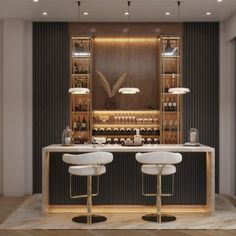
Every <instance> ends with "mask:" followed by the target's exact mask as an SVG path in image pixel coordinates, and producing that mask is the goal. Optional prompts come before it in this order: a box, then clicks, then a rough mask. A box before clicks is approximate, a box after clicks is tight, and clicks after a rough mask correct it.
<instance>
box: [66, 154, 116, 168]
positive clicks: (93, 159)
mask: <svg viewBox="0 0 236 236" xmlns="http://www.w3.org/2000/svg"><path fill="white" fill-rule="evenodd" d="M62 159H63V161H64V162H66V163H68V164H71V165H102V164H107V163H110V162H112V160H113V155H112V153H110V152H90V153H84V154H79V155H78V154H64V155H63V156H62Z"/></svg>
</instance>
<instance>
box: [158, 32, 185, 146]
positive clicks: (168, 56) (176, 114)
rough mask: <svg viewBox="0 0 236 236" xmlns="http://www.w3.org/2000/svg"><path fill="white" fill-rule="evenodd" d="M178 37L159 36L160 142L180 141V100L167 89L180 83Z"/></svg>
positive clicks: (171, 142) (173, 142) (174, 142)
mask: <svg viewBox="0 0 236 236" xmlns="http://www.w3.org/2000/svg"><path fill="white" fill-rule="evenodd" d="M180 53H181V50H180V37H169V36H167V37H161V121H162V125H161V127H162V129H161V134H162V135H161V143H163V144H177V143H181V142H182V132H181V129H182V127H181V100H180V97H179V95H177V94H170V93H169V89H170V88H172V87H179V86H180V85H181V81H180V80H181V55H180Z"/></svg>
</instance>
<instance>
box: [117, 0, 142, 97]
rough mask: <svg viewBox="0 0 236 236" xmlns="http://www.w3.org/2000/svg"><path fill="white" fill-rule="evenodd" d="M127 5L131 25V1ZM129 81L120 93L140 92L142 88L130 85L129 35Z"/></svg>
mask: <svg viewBox="0 0 236 236" xmlns="http://www.w3.org/2000/svg"><path fill="white" fill-rule="evenodd" d="M127 5H128V14H127V15H128V22H129V26H130V14H131V12H130V6H131V2H130V1H128V2H127ZM128 46H129V53H128V54H129V78H128V80H129V83H128V87H123V88H120V89H119V93H121V94H136V93H139V92H140V89H139V88H136V87H131V86H130V37H129V45H128Z"/></svg>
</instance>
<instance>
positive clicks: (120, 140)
mask: <svg viewBox="0 0 236 236" xmlns="http://www.w3.org/2000/svg"><path fill="white" fill-rule="evenodd" d="M127 141H131V139H130V138H107V139H106V143H107V144H124V143H125V142H127ZM142 143H143V144H160V139H159V138H142Z"/></svg>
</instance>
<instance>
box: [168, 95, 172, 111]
mask: <svg viewBox="0 0 236 236" xmlns="http://www.w3.org/2000/svg"><path fill="white" fill-rule="evenodd" d="M168 111H173V105H172V100H171V97H170V100H169V102H168Z"/></svg>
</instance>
